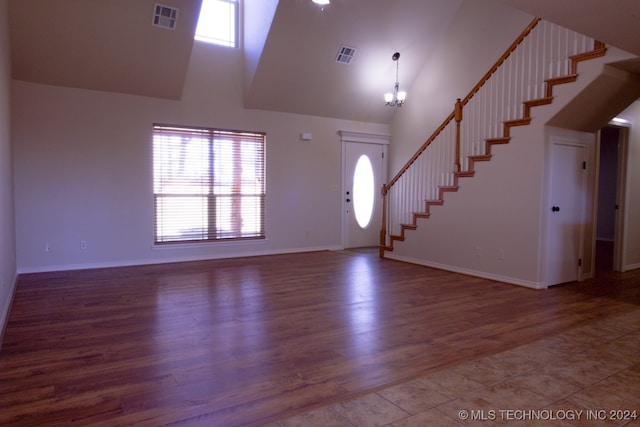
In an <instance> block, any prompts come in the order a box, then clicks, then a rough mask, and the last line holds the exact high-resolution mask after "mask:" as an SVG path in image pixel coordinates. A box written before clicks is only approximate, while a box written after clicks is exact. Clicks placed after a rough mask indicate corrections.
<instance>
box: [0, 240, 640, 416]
mask: <svg viewBox="0 0 640 427" xmlns="http://www.w3.org/2000/svg"><path fill="white" fill-rule="evenodd" d="M639 305H640V271H637V270H636V271H632V272H627V273H624V274H619V273H611V272H607V273H598V274H597V277H596V278H595V279H594V280H589V281H586V282H583V283H573V284H568V285H563V286H557V287H553V288H551V289H548V290H545V291H534V290H529V289H525V288H521V287H517V286H512V285H507V284H502V283H497V282H493V281H489V280H484V279H478V278H473V277H468V276H463V275H459V274H454V273H449V272H444V271H439V270H434V269H430V268H426V267H421V266H416V265H411V264H405V263H401V262H396V261H391V260H385V259H380V258H378V257H377V256H376V255H375V254H373V253H369V252H366V251H364V252H363V251H361V252H347V251H338V252H314V253H304V254H292V255H274V256H264V257H253V258H243V259H230V260H214V261H206V262H205V261H203V262H192V263H181V264H165V265H154V266H139V267H123V268H112V269H96V270H83V271H71V272H56V273H42V274H28V275H22V276H20V278H19V283H18V289H17V292H16V297H15V301H14V305H13V308H12V311H11V314H10V317H9V322H8V327H7V329H6V332H5V340H4V344H3V347H2V351H1V352H0V424H1V425H20V426H24V425H68V424H71V423H74V424H75V425H87V424H91V425H109V426H112V425H131V424H137V425H165V424H179V425H206V426H211V425H213V426H244V425H260V424H264V423H269V422H273V421H275V420H278V419H283V418H285V417H290V416H293V415H296V414H299V413H303V412H305V411H309V410H311V409H313V408H317V407H320V406H323V405H327V404H329V403H332V402H340V401H344V400H347V399H352V398H354V397H357V396H360V395H364V394H366V393H370V392H372V391H376V390H380V389H382V388H384V387H389V386H390V385H393V384H399V383H402V382H405V381H408V380H410V379H412V378H416V377H418V376H421V375H425V374H428V373H430V372H435V371H438V370H441V369H444V368H447V367H450V366H453V365H455V364H459V363H461V362H464V361H468V360H472V359H474V358H479V357H483V356H486V355H490V354H493V353H497V352H499V351H503V350H507V349H510V348H514V347H516V346H520V345H523V344H527V343H530V342H532V341H535V340H538V339H541V338H544V337H547V336H549V335H551V334H554V333H558V332H562V331H565V330H567V329H569V328H572V327H576V326H578V325H582V324H585V323H586V322H593V321H597V320H598V319H605V318H607V317H609V316H612V315H614V314H615V315H620V314H623V313H625V312H630V311H632V310H635V309H637V307H638V306H639Z"/></svg>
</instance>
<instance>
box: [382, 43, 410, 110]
mask: <svg viewBox="0 0 640 427" xmlns="http://www.w3.org/2000/svg"><path fill="white" fill-rule="evenodd" d="M391 59H393V60H394V61H395V62H396V84H395V85H394V86H393V93H385V94H384V100H385V102H386V103H387V105H388V106H390V107H402V104H404V100H405V99H406V98H407V92H405V91H403V90H400V83H399V82H398V69H399V68H400V65H399V62H398V59H400V52H396V53H394V54H393V56H392V57H391Z"/></svg>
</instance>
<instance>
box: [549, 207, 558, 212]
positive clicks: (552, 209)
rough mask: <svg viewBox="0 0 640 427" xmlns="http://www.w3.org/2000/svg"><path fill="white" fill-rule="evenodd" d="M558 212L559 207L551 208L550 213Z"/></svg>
mask: <svg viewBox="0 0 640 427" xmlns="http://www.w3.org/2000/svg"><path fill="white" fill-rule="evenodd" d="M559 211H560V207H559V206H551V212H559Z"/></svg>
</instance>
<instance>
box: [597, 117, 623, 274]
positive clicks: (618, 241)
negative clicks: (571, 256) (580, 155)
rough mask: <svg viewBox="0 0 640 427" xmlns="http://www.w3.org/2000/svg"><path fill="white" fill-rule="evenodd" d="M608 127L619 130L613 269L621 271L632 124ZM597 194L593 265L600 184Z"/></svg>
mask: <svg viewBox="0 0 640 427" xmlns="http://www.w3.org/2000/svg"><path fill="white" fill-rule="evenodd" d="M607 127H615V128H618V130H619V132H620V133H619V136H618V164H617V165H616V204H617V205H618V209H617V211H616V216H615V224H614V237H613V241H614V248H613V270H614V271H619V272H625V271H626V262H625V260H626V254H627V244H626V243H627V242H626V239H625V232H626V223H627V218H628V210H627V196H628V194H627V188H628V185H627V184H628V183H627V179H628V174H627V168H628V156H629V129H630V127H631V125H630V124H625V123H619V122H613V121H612V122H609V124H608V125H607ZM601 143H602V141H601V130H599V131H598V138H597V142H596V168H597V169H596V182H598V179H599V176H600V145H601ZM595 191H596V194H595V197H594V204H593V212H594V218H595V220H594V223H593V227H594V231H593V243H592V246H593V248H594V251H593V253H592V260H591V265H593V266H595V262H596V251H595V247H596V240H597V235H596V234H597V233H596V230H597V225H598V218H597V213H598V201H599V196H600V195H599V194H598V191H599V190H598V186H597V185H596V188H595ZM594 274H595V271H594Z"/></svg>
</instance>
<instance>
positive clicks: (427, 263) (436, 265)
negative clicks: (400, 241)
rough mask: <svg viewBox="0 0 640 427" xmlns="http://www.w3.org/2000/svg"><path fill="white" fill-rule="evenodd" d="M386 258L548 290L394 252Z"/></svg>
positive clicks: (532, 283) (544, 286)
mask: <svg viewBox="0 0 640 427" xmlns="http://www.w3.org/2000/svg"><path fill="white" fill-rule="evenodd" d="M384 256H385V258H388V259H393V260H396V261H402V262H408V263H410V264H418V265H423V266H425V267H431V268H437V269H439V270H445V271H450V272H452V273H460V274H464V275H466V276H473V277H479V278H481V279H488V280H494V281H496V282H501V283H506V284H509V285H517V286H523V287H525V288H530V289H547V286H546V285H545V284H544V283H539V282H531V281H527V280H521V279H516V278H514V277H508V276H501V275H497V274H491V273H487V272H484V271H477V270H471V269H468V268H463V267H458V266H452V265H447V264H440V263H437V262H431V261H425V260H422V259H416V258H410V257H404V256H398V255H395V254H394V253H393V252H385V255H384Z"/></svg>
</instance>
